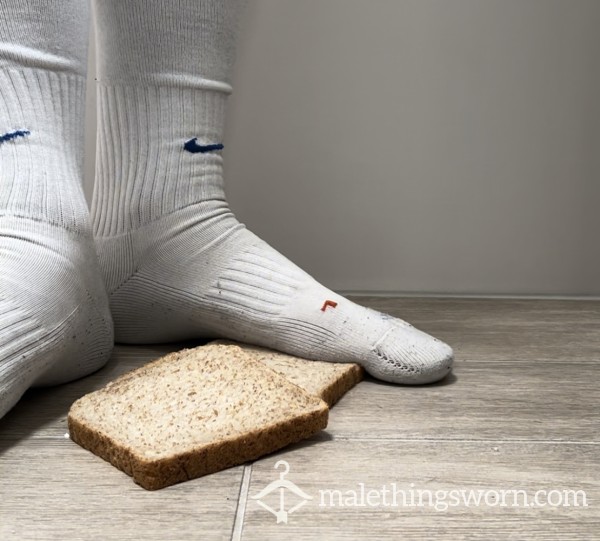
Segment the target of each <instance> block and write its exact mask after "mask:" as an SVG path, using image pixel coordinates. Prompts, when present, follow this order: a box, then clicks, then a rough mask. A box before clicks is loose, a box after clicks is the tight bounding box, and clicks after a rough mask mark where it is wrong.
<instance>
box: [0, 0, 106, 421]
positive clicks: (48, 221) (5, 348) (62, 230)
mask: <svg viewBox="0 0 600 541" xmlns="http://www.w3.org/2000/svg"><path fill="white" fill-rule="evenodd" d="M0 21H1V23H0V261H1V265H0V417H2V416H3V415H4V414H5V413H6V412H7V411H8V410H9V409H10V408H11V407H12V406H14V405H15V403H16V402H17V401H18V399H19V398H20V397H21V396H22V394H23V393H24V392H25V391H26V390H27V389H28V388H29V387H31V386H34V385H48V384H56V383H62V382H65V381H69V380H72V379H75V378H77V377H82V376H84V375H86V374H89V373H90V372H93V371H94V370H97V369H98V368H100V367H101V366H102V365H103V364H104V363H105V362H106V361H107V360H108V358H109V356H110V352H111V350H112V345H113V328H112V321H111V318H110V311H109V305H108V299H107V297H106V292H105V290H104V286H103V284H102V276H101V274H100V269H99V267H98V261H97V257H96V253H95V249H94V241H93V236H92V228H91V223H90V219H89V211H88V208H87V205H86V202H85V198H84V195H83V190H82V187H81V180H82V169H83V117H84V110H85V83H86V67H87V40H88V28H89V9H86V4H85V3H82V2H79V0H76V1H75V0H52V1H48V0H28V1H26V2H23V1H22V0H3V1H2V2H1V3H0Z"/></svg>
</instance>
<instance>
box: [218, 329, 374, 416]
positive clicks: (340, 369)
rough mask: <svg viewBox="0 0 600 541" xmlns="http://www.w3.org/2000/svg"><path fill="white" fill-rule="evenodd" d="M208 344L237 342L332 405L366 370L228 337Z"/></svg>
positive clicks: (261, 360)
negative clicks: (314, 359) (313, 359)
mask: <svg viewBox="0 0 600 541" xmlns="http://www.w3.org/2000/svg"><path fill="white" fill-rule="evenodd" d="M211 344H224V345H227V344H229V345H237V346H239V347H240V348H241V349H242V351H243V352H244V354H245V355H246V356H247V357H248V358H250V359H254V360H257V361H260V362H262V363H264V364H266V365H267V366H268V367H269V368H271V369H273V370H275V371H276V372H279V373H280V374H281V375H282V376H285V377H286V378H287V379H288V380H289V381H291V382H292V383H295V384H296V385H298V386H299V387H302V388H303V389H305V390H306V391H308V392H309V393H311V394H314V395H317V396H319V397H320V398H322V399H323V400H325V402H327V404H328V405H329V407H332V406H333V405H334V404H335V403H336V402H337V401H338V400H339V399H340V398H342V396H344V394H346V393H347V392H348V391H349V390H350V389H352V387H354V386H355V385H356V384H358V383H359V382H360V381H362V379H363V377H364V373H365V371H364V370H363V368H362V367H361V366H360V365H358V364H353V363H352V364H350V363H348V364H342V363H329V362H324V361H309V360H307V359H302V358H300V357H294V356H292V355H287V354H285V353H280V352H279V351H274V350H272V349H267V348H263V347H259V346H252V345H249V344H242V343H239V342H233V341H231V340H215V341H214V342H211Z"/></svg>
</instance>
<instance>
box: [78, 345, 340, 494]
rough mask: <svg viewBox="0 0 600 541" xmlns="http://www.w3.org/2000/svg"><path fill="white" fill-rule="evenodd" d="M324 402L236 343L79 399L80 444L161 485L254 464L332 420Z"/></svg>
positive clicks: (142, 480) (138, 478) (176, 359)
mask: <svg viewBox="0 0 600 541" xmlns="http://www.w3.org/2000/svg"><path fill="white" fill-rule="evenodd" d="M327 419H328V408H327V405H326V404H325V402H323V401H322V400H321V399H319V398H318V397H316V396H314V395H311V394H309V393H307V392H306V391H304V390H303V389H301V388H300V387H298V386H297V385H295V384H293V383H291V382H289V381H288V380H287V379H286V378H284V377H283V376H281V375H280V374H278V373H276V372H275V371H273V370H271V369H270V368H268V367H266V366H265V365H263V364H262V363H260V362H258V361H255V360H253V359H250V358H248V356H247V355H244V354H242V352H241V350H240V349H239V348H237V347H235V346H225V345H207V346H201V347H197V348H194V349H185V350H182V351H178V352H176V353H171V354H169V355H167V356H165V357H162V358H161V359H158V360H156V361H154V362H151V363H149V364H147V365H145V366H143V367H141V368H138V369H136V370H133V371H131V372H129V373H127V374H124V375H122V376H120V377H119V378H117V379H116V380H114V381H112V382H111V383H109V384H108V385H107V386H106V387H104V388H103V389H100V390H98V391H95V392H92V393H90V394H87V395H85V396H83V397H82V398H80V399H79V400H77V401H76V402H75V403H74V404H73V405H72V406H71V409H70V411H69V415H68V424H69V433H70V437H71V439H72V440H73V441H75V442H76V443H78V444H79V445H81V446H82V447H84V448H86V449H89V450H90V451H92V452H93V453H95V454H96V455H98V456H100V457H102V458H103V459H105V460H107V461H108V462H110V463H111V464H113V465H114V466H116V467H117V468H119V469H121V470H123V471H124V472H125V473H127V474H128V475H131V476H132V477H133V480H134V481H135V482H136V483H138V484H139V485H141V486H142V487H144V488H146V489H149V490H154V489H159V488H163V487H166V486H169V485H172V484H174V483H178V482H181V481H186V480H188V479H194V478H196V477H200V476H202V475H205V474H208V473H212V472H216V471H219V470H222V469H224V468H228V467H230V466H234V465H237V464H241V463H243V462H246V461H248V460H253V459H255V458H258V457H260V456H262V455H264V454H267V453H270V452H273V451H275V450H277V449H280V448H282V447H284V446H286V445H288V444H290V443H293V442H296V441H299V440H302V439H304V438H307V437H310V436H312V435H313V434H315V433H317V432H318V431H319V430H321V429H323V428H325V427H326V426H327Z"/></svg>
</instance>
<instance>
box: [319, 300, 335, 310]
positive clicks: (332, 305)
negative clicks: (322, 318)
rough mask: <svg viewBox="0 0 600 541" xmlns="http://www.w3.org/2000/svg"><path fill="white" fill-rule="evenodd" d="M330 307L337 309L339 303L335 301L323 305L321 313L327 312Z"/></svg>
mask: <svg viewBox="0 0 600 541" xmlns="http://www.w3.org/2000/svg"><path fill="white" fill-rule="evenodd" d="M328 306H331V307H332V308H335V307H336V306H337V302H335V301H325V302H324V303H323V306H322V307H321V312H324V311H325V310H327V307H328Z"/></svg>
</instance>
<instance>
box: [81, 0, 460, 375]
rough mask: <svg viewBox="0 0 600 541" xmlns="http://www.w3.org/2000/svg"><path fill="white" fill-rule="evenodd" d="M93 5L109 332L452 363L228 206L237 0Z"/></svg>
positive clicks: (96, 207)
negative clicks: (310, 270) (226, 166)
mask: <svg viewBox="0 0 600 541" xmlns="http://www.w3.org/2000/svg"><path fill="white" fill-rule="evenodd" d="M94 6H95V10H96V15H97V22H98V40H99V41H98V67H99V73H98V94H99V99H100V103H99V122H100V129H99V137H98V149H97V150H98V159H97V163H98V166H97V178H96V186H95V191H94V199H93V204H92V216H93V226H94V233H95V235H96V242H97V246H98V251H99V255H100V263H101V267H102V269H103V272H104V276H105V282H106V285H107V289H108V292H109V297H110V304H111V310H112V314H113V318H114V321H115V332H116V338H117V341H121V342H127V343H153V342H154V343H156V342H167V341H174V340H182V339H188V338H199V337H226V338H231V339H235V340H240V341H244V342H249V343H254V344H259V345H262V346H266V347H271V348H274V349H278V350H281V351H284V352H288V353H291V354H295V355H299V356H302V357H306V358H309V359H320V360H326V361H333V362H358V363H360V364H361V365H363V366H364V367H365V368H366V370H367V371H368V372H369V373H370V374H372V375H373V376H375V377H377V378H381V379H384V380H387V381H392V382H397V383H426V382H430V381H435V380H438V379H440V378H442V377H444V376H445V375H446V374H448V372H449V371H450V368H451V364H452V350H451V349H450V348H449V347H448V346H447V345H446V344H444V343H442V342H440V341H439V340H437V339H435V338H433V337H431V336H429V335H427V334H425V333H423V332H421V331H419V330H417V329H415V328H414V327H412V326H410V325H409V324H408V323H406V322H404V321H402V320H399V319H395V318H392V317H390V316H387V315H385V314H381V313H378V312H375V311H373V310H370V309H367V308H364V307H361V306H358V305H356V304H354V303H352V302H350V301H349V300H347V299H345V298H343V297H341V296H340V295H338V294H336V293H334V292H332V291H330V290H329V289H327V288H325V287H324V286H322V285H320V284H319V283H317V282H316V281H315V280H314V279H313V278H311V277H310V276H309V275H308V274H306V273H305V272H304V271H302V270H301V269H299V268H298V267H297V266H296V265H294V264H293V263H292V262H290V261H289V260H287V259H286V258H285V257H283V256H282V255H281V254H279V253H278V252H277V251H275V250H274V249H273V248H271V247H270V246H268V245H267V244H266V243H265V242H263V241H262V240H260V239H259V238H258V237H256V236H255V235H254V234H252V233H251V232H250V231H248V230H247V229H246V228H245V227H244V225H242V224H240V223H239V222H238V221H237V220H236V218H235V217H234V215H233V214H232V213H231V211H230V209H229V206H228V204H227V201H226V199H225V193H224V188H223V176H222V165H223V163H222V153H221V151H220V146H219V145H221V144H222V142H223V121H224V115H225V104H226V101H227V95H228V94H229V92H230V91H231V87H230V80H229V77H230V71H231V65H232V62H233V58H234V45H235V40H234V38H235V31H236V24H237V23H236V21H237V15H238V11H239V2H238V1H236V0H207V1H203V2H197V1H195V0H182V1H179V2H177V3H175V2H154V3H149V2H144V1H143V0H129V1H128V2H122V1H120V0H97V1H95V2H94ZM175 6H177V7H175ZM215 145H216V146H215ZM282 226H285V224H282Z"/></svg>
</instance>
